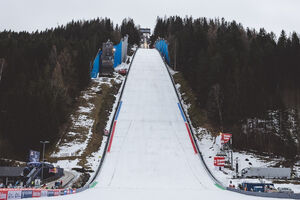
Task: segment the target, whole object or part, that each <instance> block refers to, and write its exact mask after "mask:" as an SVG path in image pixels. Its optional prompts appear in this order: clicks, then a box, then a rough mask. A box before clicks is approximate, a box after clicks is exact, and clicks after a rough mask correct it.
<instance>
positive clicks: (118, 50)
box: [91, 36, 128, 78]
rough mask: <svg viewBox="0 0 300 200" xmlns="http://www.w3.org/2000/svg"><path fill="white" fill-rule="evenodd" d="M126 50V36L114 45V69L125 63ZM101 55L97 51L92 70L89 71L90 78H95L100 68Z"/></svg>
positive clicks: (99, 51) (100, 52)
mask: <svg viewBox="0 0 300 200" xmlns="http://www.w3.org/2000/svg"><path fill="white" fill-rule="evenodd" d="M127 48H128V36H125V37H124V38H122V39H121V41H120V43H119V44H117V45H114V49H115V53H114V68H116V67H117V66H118V65H120V64H121V63H122V62H125V61H126V58H127ZM101 55H102V51H101V50H100V49H99V50H98V52H97V54H96V57H95V59H94V62H93V68H92V70H91V78H97V76H98V73H99V71H100V68H101Z"/></svg>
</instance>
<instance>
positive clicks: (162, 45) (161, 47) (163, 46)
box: [155, 40, 170, 65]
mask: <svg viewBox="0 0 300 200" xmlns="http://www.w3.org/2000/svg"><path fill="white" fill-rule="evenodd" d="M155 48H156V49H157V50H158V51H159V52H160V54H161V55H162V56H163V57H164V59H165V61H166V62H167V64H168V65H170V57H169V51H168V44H167V42H166V41H165V40H158V41H156V43H155Z"/></svg>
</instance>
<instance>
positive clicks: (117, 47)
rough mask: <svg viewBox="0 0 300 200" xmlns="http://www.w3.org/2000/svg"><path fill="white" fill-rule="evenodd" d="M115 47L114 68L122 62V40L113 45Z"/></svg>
mask: <svg viewBox="0 0 300 200" xmlns="http://www.w3.org/2000/svg"><path fill="white" fill-rule="evenodd" d="M114 48H115V58H114V68H116V67H117V66H118V65H120V64H121V63H122V42H120V43H119V44H117V45H115V46H114Z"/></svg>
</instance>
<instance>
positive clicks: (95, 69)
mask: <svg viewBox="0 0 300 200" xmlns="http://www.w3.org/2000/svg"><path fill="white" fill-rule="evenodd" d="M101 54H102V51H99V52H98V54H97V56H96V58H95V60H94V64H93V69H92V72H91V78H97V75H98V73H99V70H100V58H101Z"/></svg>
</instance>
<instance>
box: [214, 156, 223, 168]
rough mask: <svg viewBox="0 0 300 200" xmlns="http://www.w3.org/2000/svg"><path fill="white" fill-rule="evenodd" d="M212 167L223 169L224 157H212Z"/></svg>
mask: <svg viewBox="0 0 300 200" xmlns="http://www.w3.org/2000/svg"><path fill="white" fill-rule="evenodd" d="M214 166H216V167H224V166H225V157H221V156H216V157H214Z"/></svg>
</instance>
